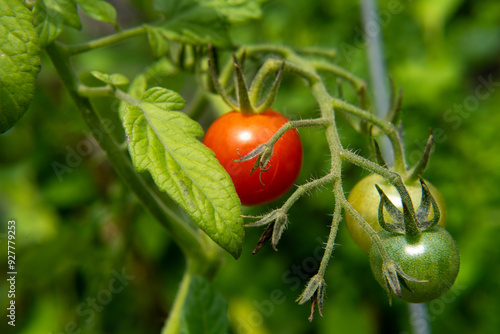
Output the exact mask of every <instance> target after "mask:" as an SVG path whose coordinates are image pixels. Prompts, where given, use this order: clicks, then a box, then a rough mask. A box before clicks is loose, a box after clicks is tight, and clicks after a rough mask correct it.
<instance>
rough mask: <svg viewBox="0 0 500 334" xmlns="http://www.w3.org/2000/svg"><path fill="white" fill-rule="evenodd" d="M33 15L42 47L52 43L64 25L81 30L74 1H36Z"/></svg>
mask: <svg viewBox="0 0 500 334" xmlns="http://www.w3.org/2000/svg"><path fill="white" fill-rule="evenodd" d="M33 15H34V22H35V28H36V31H37V33H38V36H39V38H40V44H41V45H42V47H45V46H47V45H49V44H50V43H51V42H52V41H54V40H55V39H56V38H57V37H58V36H59V34H60V33H61V32H62V29H63V26H65V25H66V26H69V27H72V28H75V29H80V28H81V22H80V18H79V16H78V12H77V9H76V2H75V0H38V1H37V2H36V3H35V7H34V9H33Z"/></svg>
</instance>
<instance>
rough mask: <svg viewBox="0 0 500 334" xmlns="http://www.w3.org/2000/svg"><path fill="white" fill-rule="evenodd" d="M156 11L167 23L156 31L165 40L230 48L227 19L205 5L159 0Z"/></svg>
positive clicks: (186, 1) (181, 0)
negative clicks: (160, 30)
mask: <svg viewBox="0 0 500 334" xmlns="http://www.w3.org/2000/svg"><path fill="white" fill-rule="evenodd" d="M156 8H157V9H158V10H159V11H161V12H163V13H165V14H166V18H167V20H166V22H165V23H164V24H162V25H161V26H160V27H159V28H161V29H162V30H163V34H164V35H165V36H166V38H168V39H171V40H174V41H179V42H182V43H190V44H208V43H211V44H213V45H217V46H229V45H231V41H230V38H229V34H228V30H227V28H228V24H227V20H226V18H225V17H224V16H223V15H221V14H220V12H219V11H218V10H217V8H214V7H211V6H208V5H207V4H206V2H205V1H203V2H199V1H196V0H170V1H165V0H162V1H157V2H156Z"/></svg>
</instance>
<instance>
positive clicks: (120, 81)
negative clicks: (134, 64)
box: [90, 71, 129, 86]
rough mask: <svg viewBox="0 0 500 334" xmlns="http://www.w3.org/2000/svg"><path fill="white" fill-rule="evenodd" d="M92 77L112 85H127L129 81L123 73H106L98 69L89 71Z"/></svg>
mask: <svg viewBox="0 0 500 334" xmlns="http://www.w3.org/2000/svg"><path fill="white" fill-rule="evenodd" d="M90 74H92V75H93V76H94V77H96V78H97V79H99V80H101V81H102V82H104V83H107V84H110V85H112V86H123V85H128V84H129V81H128V78H127V77H126V76H124V75H123V74H119V73H115V74H106V73H101V72H98V71H92V72H90Z"/></svg>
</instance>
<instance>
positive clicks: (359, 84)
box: [311, 61, 366, 93]
mask: <svg viewBox="0 0 500 334" xmlns="http://www.w3.org/2000/svg"><path fill="white" fill-rule="evenodd" d="M311 65H312V66H314V68H315V69H316V70H317V71H325V72H330V73H332V74H334V75H336V76H338V77H341V78H344V79H346V80H347V81H349V82H350V83H351V84H352V85H353V86H354V88H355V89H356V91H357V92H358V93H360V92H361V91H362V88H363V87H366V83H365V82H364V80H362V79H360V78H358V77H357V76H355V75H354V74H352V73H351V72H348V71H346V70H345V69H344V68H342V67H340V66H338V65H335V64H330V63H326V62H323V61H311Z"/></svg>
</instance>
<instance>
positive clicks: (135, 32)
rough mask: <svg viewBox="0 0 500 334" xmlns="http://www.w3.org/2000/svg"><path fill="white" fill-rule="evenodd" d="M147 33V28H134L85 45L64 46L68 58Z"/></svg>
mask: <svg viewBox="0 0 500 334" xmlns="http://www.w3.org/2000/svg"><path fill="white" fill-rule="evenodd" d="M145 33H146V26H145V25H143V26H138V27H134V28H130V29H127V30H123V31H120V32H117V33H115V34H113V35H110V36H106V37H101V38H98V39H94V40H91V41H88V42H85V43H81V44H75V45H66V46H64V48H65V51H66V54H67V55H68V56H72V55H76V54H79V53H84V52H87V51H90V50H94V49H97V48H102V47H105V46H110V45H113V44H116V43H120V42H122V41H124V40H126V39H129V38H132V37H137V36H140V35H143V34H145Z"/></svg>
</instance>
